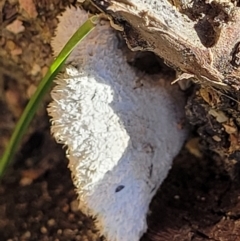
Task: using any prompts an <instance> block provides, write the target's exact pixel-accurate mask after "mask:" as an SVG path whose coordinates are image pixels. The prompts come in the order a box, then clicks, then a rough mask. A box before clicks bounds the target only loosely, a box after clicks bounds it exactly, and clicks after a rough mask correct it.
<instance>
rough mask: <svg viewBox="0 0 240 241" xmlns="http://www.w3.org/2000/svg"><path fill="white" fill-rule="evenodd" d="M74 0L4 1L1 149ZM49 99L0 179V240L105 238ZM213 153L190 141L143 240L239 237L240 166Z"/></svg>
mask: <svg viewBox="0 0 240 241" xmlns="http://www.w3.org/2000/svg"><path fill="white" fill-rule="evenodd" d="M73 2H74V1H70V0H69V1H64V0H48V1H45V0H39V1H37V0H36V1H33V0H19V1H17V0H8V1H6V0H2V1H1V2H0V28H1V29H0V154H1V153H2V152H3V150H4V147H5V146H6V144H7V141H8V140H9V137H10V135H11V133H12V131H13V128H14V125H15V123H16V120H17V119H18V118H19V116H20V114H21V112H22V110H23V108H24V106H25V105H26V103H27V101H28V100H29V98H30V96H31V95H32V93H34V91H35V89H36V86H37V85H38V83H39V81H40V79H41V77H42V76H43V75H44V74H45V73H46V71H47V68H48V66H49V64H50V63H51V60H52V57H51V48H50V40H51V37H52V36H53V33H54V29H55V27H56V25H57V19H56V16H57V15H58V14H60V12H62V11H63V10H64V9H65V8H66V6H67V5H69V4H71V3H73ZM49 100H50V98H49V96H46V98H45V100H44V101H43V103H42V106H41V107H40V109H39V111H38V113H37V116H36V118H35V119H34V121H33V123H32V125H31V127H30V128H29V131H28V133H27V135H26V136H25V138H24V140H23V142H22V145H21V148H20V150H19V152H18V154H17V155H16V156H15V160H14V164H13V165H12V166H11V167H10V168H9V169H8V171H7V173H6V175H5V176H4V178H3V180H1V183H0V240H1V241H2V240H3V241H5V240H6V241H18V240H32V241H35V240H38V241H45V240H46V241H47V240H49V241H50V240H53V241H58V240H59V241H69V240H76V241H78V240H79V241H81V240H84V241H97V240H103V238H102V237H99V235H98V233H97V230H96V229H95V228H94V223H93V220H91V219H90V218H88V217H86V216H85V215H83V214H82V213H81V212H80V211H78V210H77V202H76V195H75V192H74V187H73V185H72V181H71V177H70V172H69V170H68V169H67V160H66V158H65V155H64V150H63V148H62V147H61V146H60V145H57V144H56V143H55V141H54V140H53V138H52V137H51V135H50V134H49V132H50V131H49V119H48V117H47V114H46V111H45V109H46V106H47V103H48V101H49ZM207 154H208V155H204V156H203V157H201V158H197V157H196V156H193V155H192V154H190V153H189V151H188V150H187V149H186V148H183V150H182V152H181V153H180V154H179V156H178V157H177V158H176V160H175V161H174V165H173V168H172V170H171V172H170V174H169V176H168V178H167V179H166V180H165V182H164V184H163V185H162V186H161V189H160V190H159V192H158V194H157V195H156V197H155V198H154V200H153V202H152V204H151V212H150V215H149V217H148V223H149V230H148V232H147V233H146V234H145V235H144V237H143V238H142V241H150V240H151V241H204V240H210V241H238V240H240V194H239V190H240V179H239V165H238V164H236V165H235V167H233V168H230V169H226V166H225V165H223V164H222V162H221V161H219V160H218V159H216V158H214V159H213V158H211V157H210V156H211V155H210V154H209V153H207ZM133 208H134V207H133ZM123 241H124V240H123Z"/></svg>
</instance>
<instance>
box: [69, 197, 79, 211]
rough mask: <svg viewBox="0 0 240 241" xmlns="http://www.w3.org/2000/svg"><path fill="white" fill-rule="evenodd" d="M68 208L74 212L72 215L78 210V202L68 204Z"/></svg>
mask: <svg viewBox="0 0 240 241" xmlns="http://www.w3.org/2000/svg"><path fill="white" fill-rule="evenodd" d="M70 208H71V211H72V212H74V213H75V212H77V211H79V209H78V201H77V200H73V201H72V202H71V203H70Z"/></svg>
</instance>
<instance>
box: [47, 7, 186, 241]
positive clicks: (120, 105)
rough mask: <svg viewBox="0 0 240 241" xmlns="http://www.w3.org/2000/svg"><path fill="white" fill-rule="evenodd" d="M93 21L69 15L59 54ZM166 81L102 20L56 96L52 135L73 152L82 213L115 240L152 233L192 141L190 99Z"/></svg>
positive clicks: (62, 25)
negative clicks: (156, 206)
mask: <svg viewBox="0 0 240 241" xmlns="http://www.w3.org/2000/svg"><path fill="white" fill-rule="evenodd" d="M87 17H88V14H87V13H86V12H85V11H83V10H80V9H75V8H69V9H67V10H66V12H64V13H63V15H62V16H61V17H60V18H59V21H60V22H59V25H58V28H57V31H56V36H55V37H54V39H53V41H52V46H53V49H54V53H55V55H56V54H57V53H59V51H60V50H61V48H62V47H63V46H64V44H65V43H66V42H67V40H68V39H69V38H70V36H71V35H72V34H73V33H74V32H75V31H76V30H77V28H78V27H79V26H80V25H81V24H82V23H83V22H84V21H85V20H86V19H87ZM158 77H159V76H156V75H155V76H150V75H144V76H143V74H141V75H139V73H138V72H137V71H136V70H135V69H133V68H132V67H131V66H129V65H128V64H127V62H126V60H125V55H124V54H123V52H122V51H121V49H119V47H118V38H117V35H116V33H115V30H113V29H112V28H111V27H110V25H109V23H108V22H107V21H103V20H101V21H100V23H99V24H98V25H97V27H96V29H95V30H94V31H93V32H91V33H90V34H89V36H88V37H87V38H86V39H84V40H83V41H82V42H81V44H80V45H79V46H77V47H76V49H74V51H73V53H72V54H71V55H70V56H69V59H68V60H67V62H66V67H65V70H64V73H62V74H61V75H59V76H58V78H57V79H56V86H55V87H54V89H53V90H52V93H51V95H52V98H53V101H52V102H51V103H50V105H49V108H48V112H49V115H50V116H51V122H52V127H51V131H52V133H53V135H54V137H55V139H56V140H57V141H58V142H60V143H62V144H64V145H66V146H67V147H68V151H67V157H68V159H69V168H70V169H71V172H72V176H73V181H74V184H75V186H76V191H77V193H78V197H79V208H80V209H81V211H83V212H84V213H85V214H87V215H90V216H93V217H95V218H96V226H97V228H98V229H99V231H100V232H101V234H102V235H104V236H105V237H106V238H107V240H109V241H138V240H139V239H140V238H141V236H142V234H143V233H144V232H145V231H146V230H147V222H146V216H147V213H148V208H149V204H150V202H151V199H152V197H153V196H154V194H155V193H156V191H157V189H158V187H159V186H160V184H161V183H162V182H163V180H164V179H165V177H166V176H167V174H168V171H169V169H170V168H171V165H172V161H173V158H174V157H175V156H176V155H177V154H178V152H179V150H180V149H181V147H182V145H183V143H184V141H185V138H186V136H187V128H179V123H180V122H181V121H182V120H183V118H184V105H185V98H184V94H183V93H182V92H181V90H179V88H178V86H177V85H174V86H172V85H171V84H170V83H169V81H166V80H164V79H160V80H158V81H156V79H158ZM154 79H155V80H154ZM139 80H140V81H141V86H139V85H138V84H137V82H138V81H139Z"/></svg>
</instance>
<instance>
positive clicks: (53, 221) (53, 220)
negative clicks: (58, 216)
mask: <svg viewBox="0 0 240 241" xmlns="http://www.w3.org/2000/svg"><path fill="white" fill-rule="evenodd" d="M47 224H48V226H49V227H52V226H54V225H55V224H56V221H55V219H53V218H52V219H49V220H48V222H47Z"/></svg>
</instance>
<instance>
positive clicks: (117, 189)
mask: <svg viewBox="0 0 240 241" xmlns="http://www.w3.org/2000/svg"><path fill="white" fill-rule="evenodd" d="M123 188H124V186H123V185H120V186H118V187H117V188H116V190H115V192H120V191H121V190H122V189H123Z"/></svg>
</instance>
